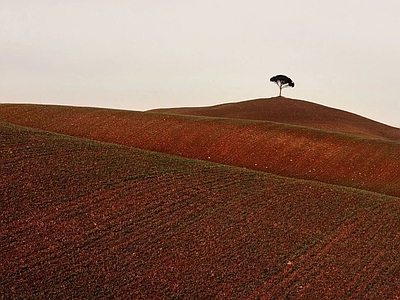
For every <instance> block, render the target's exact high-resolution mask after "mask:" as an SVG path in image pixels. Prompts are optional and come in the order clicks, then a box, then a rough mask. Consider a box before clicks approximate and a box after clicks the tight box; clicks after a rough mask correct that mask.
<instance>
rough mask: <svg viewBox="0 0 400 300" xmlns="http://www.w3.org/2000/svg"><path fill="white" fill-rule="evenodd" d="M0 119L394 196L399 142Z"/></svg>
mask: <svg viewBox="0 0 400 300" xmlns="http://www.w3.org/2000/svg"><path fill="white" fill-rule="evenodd" d="M0 120H2V121H4V122H9V123H13V124H18V125H22V126H28V127H33V128H39V129H43V130H47V131H52V132H57V133H62V134H66V135H71V136H76V137H82V138H88V139H93V140H98V141H103V142H109V143H115V144H120V145H125V146H130V147H136V148H141V149H145V150H151V151H158V152H161V153H167V154H174V155H178V156H182V157H187V158H194V159H201V160H206V161H213V162H216V163H221V164H227V165H232V166H237V167H244V168H248V169H254V170H259V171H264V172H268V173H273V174H276V175H281V176H286V177H293V178H299V179H310V180H317V181H321V182H326V183H331V184H337V185H343V186H349V187H354V188H359V189H363V190H368V191H373V192H378V193H383V194H387V195H392V196H397V197H398V196H400V143H399V142H397V141H390V140H386V139H378V138H368V137H361V136H358V135H353V134H344V133H338V132H333V131H324V130H321V129H313V128H310V127H304V126H295V125H290V124H282V123H275V122H266V121H255V120H243V119H229V118H213V117H199V116H183V115H170V114H165V113H151V112H134V111H122V110H110V109H100V108H82V107H62V106H50V105H17V104H14V105H13V104H3V105H0Z"/></svg>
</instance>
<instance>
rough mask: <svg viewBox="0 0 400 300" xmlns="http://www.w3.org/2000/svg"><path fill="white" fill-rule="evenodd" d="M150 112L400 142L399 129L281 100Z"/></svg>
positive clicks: (299, 101)
mask: <svg viewBox="0 0 400 300" xmlns="http://www.w3.org/2000/svg"><path fill="white" fill-rule="evenodd" d="M153 111H154V112H164V113H170V114H184V115H196V116H209V117H221V118H233V119H252V120H262V121H273V122H279V123H285V124H293V125H301V126H307V127H312V128H317V129H324V130H330V131H338V132H344V133H350V134H356V135H361V136H367V137H375V138H384V139H389V140H395V141H400V129H399V128H395V127H391V126H388V125H385V124H382V123H378V122H375V121H372V120H370V119H367V118H364V117H361V116H359V115H356V114H352V113H349V112H346V111H343V110H339V109H334V108H330V107H326V106H323V105H319V104H315V103H311V102H307V101H302V100H294V99H289V98H285V97H273V98H268V99H256V100H248V101H241V102H237V103H227V104H221V105H215V106H210V107H197V108H196V107H192V108H190V107H187V108H167V109H155V110H153Z"/></svg>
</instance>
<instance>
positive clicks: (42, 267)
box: [0, 106, 400, 299]
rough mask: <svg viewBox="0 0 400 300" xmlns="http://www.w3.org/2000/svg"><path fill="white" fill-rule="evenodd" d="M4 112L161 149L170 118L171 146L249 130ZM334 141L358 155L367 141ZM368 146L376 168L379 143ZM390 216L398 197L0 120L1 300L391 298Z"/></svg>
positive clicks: (88, 113)
mask: <svg viewBox="0 0 400 300" xmlns="http://www.w3.org/2000/svg"><path fill="white" fill-rule="evenodd" d="M20 108H24V109H25V110H26V112H25V113H22V111H18V109H20ZM8 109H9V110H8V113H9V114H8V118H10V119H11V116H12V112H13V113H14V115H13V117H19V118H20V119H19V120H20V122H25V123H31V124H33V123H34V124H35V125H36V126H37V125H40V124H42V126H43V127H49V128H53V129H54V130H58V131H60V130H61V129H62V130H64V131H65V132H68V133H69V134H71V133H74V132H75V134H82V135H85V136H87V137H91V138H93V137H96V138H99V139H101V137H103V138H102V139H103V140H114V141H115V142H118V143H120V142H122V141H124V142H126V143H127V144H129V143H131V142H132V141H135V140H136V139H137V140H139V141H140V140H144V142H143V144H142V145H146V143H147V146H151V145H153V144H154V145H155V143H154V141H157V139H158V141H159V142H160V143H161V144H164V147H166V148H165V149H167V146H168V139H172V137H173V135H170V136H168V135H166V134H165V133H164V134H163V132H162V130H160V132H159V134H157V131H156V129H157V130H159V129H160V128H162V126H161V127H158V126H155V124H158V123H162V124H161V125H163V126H170V127H168V129H171V134H172V133H175V135H178V137H179V138H177V139H176V140H174V142H175V143H178V141H179V140H182V139H185V136H184V135H183V133H188V134H189V133H190V134H191V135H188V136H187V137H186V138H187V139H188V141H190V139H192V138H199V136H196V135H195V131H194V128H197V129H198V128H202V129H203V128H204V132H203V133H204V136H203V139H206V138H207V136H208V135H211V133H212V132H213V131H215V130H217V131H218V130H223V129H224V128H225V129H226V130H227V132H230V134H232V135H234V136H235V135H238V134H243V135H247V136H248V140H250V141H251V139H252V138H254V139H257V138H261V136H259V135H257V134H256V132H257V130H255V132H253V131H238V129H237V127H235V126H241V128H245V129H246V126H247V125H249V124H250V126H252V125H251V124H252V123H251V122H250V123H248V124H247V125H246V123H244V122H238V123H237V124H236V125H235V124H233V122H232V121H230V122H226V121H221V123H222V125H224V124H225V125H224V126H226V125H227V123H228V124H229V127H228V128H227V127H215V126H214V125H215V123H217V122H219V121H216V120H215V119H212V120H208V121H207V122H209V123H207V122H206V121H205V120H202V121H199V120H197V119H196V118H194V119H193V118H189V119H188V118H183V117H182V118H177V117H168V116H166V115H157V114H143V113H142V114H140V113H132V112H124V111H111V110H100V109H82V108H80V109H78V108H68V107H52V106H23V107H22V106H12V107H10V106H8ZM4 113H5V109H2V110H1V113H0V115H2V116H4ZM163 119H168V120H169V122H164V123H163ZM196 120H197V121H196ZM201 122H204V123H201ZM200 125H201V127H199V126H200ZM190 126H192V127H191V128H190V131H186V132H183V131H182V130H180V127H190ZM207 126H208V127H207ZM264 126H265V125H264ZM274 126H275V127H274ZM256 127H257V126H256ZM256 127H255V129H256ZM124 128H125V130H124ZM276 128H278V129H279V132H280V133H281V134H280V135H279V132H278V131H276ZM290 128H292V127H290ZM263 130H264V131H270V132H271V135H270V136H269V140H271V139H272V140H273V142H274V143H275V142H277V140H276V139H273V135H279V138H280V139H281V140H282V143H283V144H280V145H279V147H277V150H279V152H284V149H285V148H289V149H290V148H291V147H293V146H292V145H290V143H289V141H290V139H288V140H286V141H285V137H286V138H288V137H290V132H289V131H288V130H287V128H284V126H283V125H273V126H272V125H270V127H263ZM166 131H167V130H166ZM197 131H202V130H197ZM293 131H296V128H294V127H293ZM299 133H301V134H302V135H303V137H304V139H307V138H308V137H309V136H313V135H315V131H312V130H305V129H301V131H299ZM320 134H321V135H320V136H319V137H320V139H321V140H322V141H324V142H325V143H326V142H328V140H327V139H326V137H325V136H324V134H325V133H323V132H321V133H320ZM329 137H330V139H331V140H332V144H333V145H335V144H336V141H340V136H339V137H337V136H335V135H332V134H331V135H329ZM213 138H215V136H214V137H212V136H211V137H209V139H211V141H213ZM221 138H223V139H224V138H225V139H227V140H228V141H227V142H228V143H229V142H230V141H229V137H228V136H221ZM294 139H295V138H294ZM150 140H151V141H150ZM295 140H296V141H297V142H298V141H299V140H298V139H295ZM317 140H318V139H317ZM346 141H347V142H346V143H345V144H346V145H347V147H348V148H349V149H351V148H352V147H353V146H352V145H354V147H356V148H357V149H359V150H363V147H364V146H366V145H368V143H365V144H364V143H363V141H367V142H368V141H370V142H371V143H372V144H373V143H374V142H376V140H368V139H365V140H364V139H362V140H361V142H362V143H361V144H359V143H358V142H359V141H358V140H357V139H354V138H351V139H350V140H346ZM214 142H215V141H214ZM237 142H239V140H237ZM264 142H265V140H264ZM379 142H380V141H379ZM152 143H153V144H152ZM284 144H286V145H284ZM183 145H186V146H190V145H194V144H188V143H186V144H185V143H184V142H182V144H179V145H178V146H177V147H178V148H179V147H180V148H181V149H180V151H184V148H183ZM242 145H243V144H242ZM374 145H375V146H374V149H375V152H376V153H377V154H376V160H377V162H379V152H380V151H381V150H379V149H381V148H383V149H387V148H386V146H385V145H386V144H385V143H383V144H382V145H381V146H377V144H374ZM161 146H162V145H161ZM237 146H240V143H239V144H237V145H235V147H237ZM316 147H317V148H318V147H323V144H322V143H320V144H318V145H316ZM225 150H226V151H227V152H230V151H231V149H229V148H226V149H225ZM333 150H335V149H333ZM342 150H343V149H342ZM203 151H205V152H207V149H203ZM349 151H350V150H347V151H345V150H344V151H343V152H344V153H343V155H347V154H348V152H349ZM368 151H369V150H368V149H367V150H366V153H369V152H368ZM385 151H387V150H384V152H385ZM217 152H218V148H212V149H211V152H208V153H217ZM218 153H219V155H222V152H218ZM323 153H325V152H324V151H322V152H321V155H323ZM385 153H386V154H388V153H389V152H385ZM286 154H287V153H286ZM339 154H340V153H335V154H334V155H333V156H335V155H339ZM283 155H285V153H283ZM388 155H389V154H388ZM366 156H367V157H368V154H366ZM287 158H289V157H287ZM249 160H252V158H249ZM286 162H287V163H288V160H286ZM338 162H340V160H338ZM310 163H311V161H310ZM352 163H358V164H360V161H358V159H357V158H356V159H355V161H353V162H349V165H350V166H351V164H352ZM311 164H312V163H311ZM321 167H323V164H322V165H321ZM336 167H338V168H340V165H338V166H336ZM374 167H375V166H374V165H371V168H374ZM395 167H398V165H395ZM330 168H331V172H335V171H336V168H334V166H333V165H331V166H330ZM383 173H384V172H383ZM382 176H385V175H384V174H382ZM365 179H366V180H368V177H366V178H365ZM399 215H400V199H399V198H395V197H389V196H386V195H382V194H378V193H373V192H368V191H362V190H358V189H353V188H347V187H341V186H337V185H330V184H324V183H321V182H317V181H310V180H297V179H291V178H284V177H280V176H274V175H271V174H268V173H265V172H258V171H253V170H248V169H244V168H236V167H230V166H224V165H221V164H215V163H210V162H205V161H200V160H192V159H183V158H181V157H177V156H170V155H166V154H163V153H156V152H149V151H143V150H139V149H133V148H130V147H123V146H119V145H116V144H108V143H99V142H95V141H90V140H87V139H81V138H75V137H71V136H68V135H59V134H54V133H50V132H46V131H42V130H34V129H31V128H26V127H20V126H15V125H11V124H7V123H2V122H0V257H1V259H0V299H284V298H292V299H299V298H302V299H397V298H398V297H399V295H400V284H399V278H400V235H399V227H400V224H399Z"/></svg>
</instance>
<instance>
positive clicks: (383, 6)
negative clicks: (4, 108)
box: [0, 0, 400, 127]
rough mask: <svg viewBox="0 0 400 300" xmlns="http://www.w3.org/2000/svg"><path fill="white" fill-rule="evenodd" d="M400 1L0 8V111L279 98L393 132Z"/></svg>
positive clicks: (399, 97)
mask: <svg viewBox="0 0 400 300" xmlns="http://www.w3.org/2000/svg"><path fill="white" fill-rule="evenodd" d="M399 15H400V1H395V0H369V1H365V0H364V1H362V0H336V1H321V0H293V1H291V0H286V1H285V0H280V1H276V0H275V1H269V0H263V1H261V0H260V1H258V0H246V1H239V0H236V1H235V0H229V1H228V0H220V1H218V0H202V1H197V0H196V1H195V0H193V1H191V0H189V1H188V0H182V1H180V0H108V1H105V0H93V1H90V0H0V102H2V103H4V102H18V103H19V102H24V103H54V104H67V105H79V106H100V107H115V108H123V109H131V110H147V109H151V108H160V107H181V106H206V105H207V106H208V105H214V104H220V103H227V102H238V101H242V100H248V99H254V98H262V97H272V96H276V95H277V94H278V88H277V86H276V85H275V84H273V83H271V82H269V78H270V77H272V76H273V75H277V74H285V75H287V76H289V77H290V78H292V79H293V81H294V82H295V83H296V86H295V88H293V89H285V90H284V91H283V95H284V96H286V97H290V98H296V99H303V100H307V101H312V102H316V103H319V104H323V105H326V106H330V107H335V108H340V109H343V110H347V111H350V112H353V113H357V114H359V115H362V116H365V117H368V118H371V119H373V120H376V121H379V122H382V123H385V124H388V125H392V126H396V127H400V77H399V76H400V35H399V28H400V18H399Z"/></svg>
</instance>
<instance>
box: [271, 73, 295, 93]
mask: <svg viewBox="0 0 400 300" xmlns="http://www.w3.org/2000/svg"><path fill="white" fill-rule="evenodd" d="M269 81H271V82H275V83H276V84H277V85H278V87H279V96H281V95H282V89H284V88H286V87H288V86H290V87H294V82H293V80H292V79H290V78H289V77H287V76H286V75H275V76H274V77H271V79H270V80H269Z"/></svg>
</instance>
